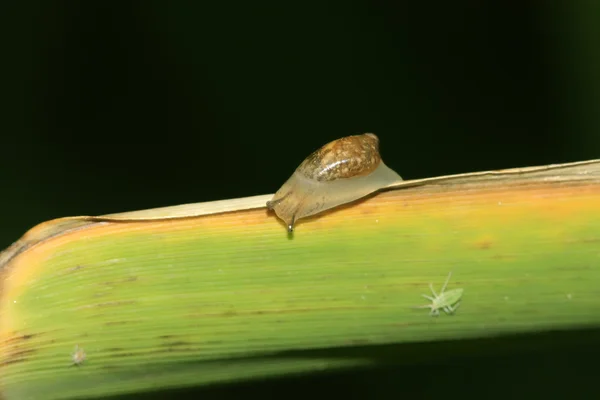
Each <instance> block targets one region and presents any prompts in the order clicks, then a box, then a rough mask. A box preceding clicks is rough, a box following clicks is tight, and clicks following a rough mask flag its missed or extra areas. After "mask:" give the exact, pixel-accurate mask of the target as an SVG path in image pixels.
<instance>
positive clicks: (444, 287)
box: [442, 271, 452, 293]
mask: <svg viewBox="0 0 600 400" xmlns="http://www.w3.org/2000/svg"><path fill="white" fill-rule="evenodd" d="M451 276H452V271H450V273H449V274H448V278H446V283H444V286H443V287H442V293H444V290H446V286H448V282H449V281H450V277H451Z"/></svg>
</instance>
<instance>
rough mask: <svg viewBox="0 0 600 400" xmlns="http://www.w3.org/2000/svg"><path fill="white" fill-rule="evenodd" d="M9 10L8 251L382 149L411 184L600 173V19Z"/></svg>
mask: <svg viewBox="0 0 600 400" xmlns="http://www.w3.org/2000/svg"><path fill="white" fill-rule="evenodd" d="M4 3H6V4H4ZM4 3H3V4H2V5H0V33H1V38H0V44H1V45H2V47H1V49H2V56H1V58H0V61H1V63H0V64H1V66H0V72H2V74H1V75H0V76H1V78H0V79H1V81H0V82H1V88H0V89H1V91H0V99H1V100H0V105H1V108H0V117H1V118H0V135H1V136H0V137H1V142H0V143H1V149H2V152H1V153H0V154H1V156H0V182H1V184H2V186H1V189H0V190H1V193H2V197H1V199H2V200H1V201H2V203H1V206H2V209H3V210H4V212H3V213H2V218H1V221H2V225H1V226H2V229H1V230H0V248H4V247H6V246H8V245H9V244H10V243H11V242H12V241H14V240H16V239H18V237H19V236H20V235H22V234H23V233H24V232H25V231H26V230H27V229H29V228H31V227H32V226H34V225H35V224H37V223H39V222H42V221H45V220H49V219H52V218H57V217H63V216H73V215H101V214H106V213H114V212H122V211H132V210H139V209H145V208H154V207H162V206H169V205H177V204H182V203H191V202H201V201H210V200H221V199H227V198H235V197H244V196H251V195H258V194H267V193H273V192H275V191H276V190H277V189H278V188H279V186H280V185H281V184H282V183H283V182H284V181H285V179H287V178H288V176H289V175H290V174H291V173H292V172H293V170H294V169H295V168H296V167H297V165H298V164H299V163H300V162H301V161H302V160H303V159H304V157H306V156H307V155H308V154H309V153H310V152H312V151H313V150H315V149H316V148H318V147H320V146H321V145H323V144H325V143H326V142H328V141H330V140H333V139H337V138H339V137H342V136H347V135H351V134H359V133H364V132H374V133H376V134H377V135H378V136H379V137H380V139H381V151H382V156H383V158H384V160H385V162H386V164H388V165H389V166H390V167H391V168H393V169H394V170H396V171H397V172H398V173H399V174H400V175H402V177H404V178H405V179H412V178H423V177H429V176H435V175H444V174H451V173H461V172H474V171H479V170H489V169H498V168H509V167H525V166H532V165H541V164H550V163H560V162H569V161H580V160H586V159H592V158H597V157H598V148H599V145H600V138H599V136H598V132H600V130H599V128H600V113H599V112H598V110H599V108H598V107H599V106H600V57H599V56H600V42H599V40H598V39H599V38H600V24H599V22H600V2H593V1H589V2H588V1H565V2H552V4H550V3H551V2H543V1H539V2H534V1H521V2H511V1H508V2H491V1H488V2H484V1H453V2H432V1H423V2H414V3H416V4H412V3H413V2H410V4H409V2H402V1H398V0H395V1H394V0H389V1H384V0H363V1H350V0H339V1H324V0H322V1H318V2H277V1H262V2H252V1H237V2H216V1H213V2H203V1H170V2H167V1H143V2H142V1H139V2H130V1H102V2H100V1H91V0H90V1H69V2H59V1H50V0H48V1H37V2H36V1H22V2H4ZM515 362H517V363H519V362H518V361H515ZM469 365H471V364H468V363H467V366H466V367H465V368H471V370H472V372H473V371H475V370H478V369H479V368H478V367H477V366H476V365H475V364H472V365H471V366H470V367H469ZM509 369H510V368H509ZM421 372H422V371H421ZM421 372H420V373H421ZM386 379H387V378H386ZM352 380H354V381H356V379H354V378H353V379H352ZM369 382H370V381H369Z"/></svg>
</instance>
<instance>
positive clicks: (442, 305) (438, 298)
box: [415, 272, 463, 317]
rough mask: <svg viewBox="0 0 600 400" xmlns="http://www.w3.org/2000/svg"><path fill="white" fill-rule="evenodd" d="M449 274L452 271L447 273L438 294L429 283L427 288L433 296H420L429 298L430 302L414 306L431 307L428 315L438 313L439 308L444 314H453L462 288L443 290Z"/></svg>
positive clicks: (461, 293) (457, 305)
mask: <svg viewBox="0 0 600 400" xmlns="http://www.w3.org/2000/svg"><path fill="white" fill-rule="evenodd" d="M450 276H452V272H450V273H449V274H448V278H447V279H446V283H444V286H443V287H442V291H441V292H440V294H439V295H438V294H437V293H436V292H435V290H433V285H432V284H431V283H430V284H429V289H431V293H433V296H434V297H431V296H427V295H426V294H423V295H421V296H423V297H425V298H426V299H427V300H430V301H431V304H427V305H425V306H419V307H415V308H431V312H430V313H429V315H431V316H435V317H437V316H438V315H440V310H444V311H445V312H446V314H454V312H455V311H456V310H457V309H458V307H459V306H460V299H461V297H462V295H463V289H462V288H461V289H452V290H448V291H447V292H445V291H444V290H446V286H448V282H449V281H450Z"/></svg>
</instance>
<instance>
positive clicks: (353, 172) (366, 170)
mask: <svg viewBox="0 0 600 400" xmlns="http://www.w3.org/2000/svg"><path fill="white" fill-rule="evenodd" d="M401 180H402V178H401V177H400V175H398V174H397V173H396V172H394V171H393V170H391V169H390V168H389V167H388V166H386V165H385V164H384V163H383V161H382V160H381V156H380V155H379V139H378V138H377V136H375V135H374V134H372V133H365V134H363V135H355V136H348V137H344V138H341V139H338V140H334V141H333V142H330V143H327V144H326V145H325V146H323V147H321V148H320V149H318V150H317V151H315V152H314V153H312V154H311V155H310V156H308V157H307V158H306V159H305V160H304V161H303V162H302V164H300V166H299V167H298V168H296V171H294V173H293V174H292V176H291V177H290V178H289V179H288V180H287V181H286V182H285V183H284V184H283V186H282V187H281V188H280V189H279V190H278V191H277V193H275V196H273V199H272V200H271V201H268V202H267V208H269V209H270V210H274V211H275V214H277V216H278V217H279V218H281V219H282V220H283V221H284V222H285V223H286V225H287V226H288V232H292V231H293V230H294V224H295V223H296V221H298V220H299V219H300V218H304V217H308V216H311V215H314V214H317V213H320V212H322V211H325V210H328V209H330V208H333V207H337V206H339V205H342V204H345V203H349V202H352V201H354V200H357V199H360V198H362V197H365V196H367V195H368V194H371V193H373V192H375V191H377V190H379V189H381V188H383V187H386V186H388V185H390V184H391V183H394V182H398V181H401Z"/></svg>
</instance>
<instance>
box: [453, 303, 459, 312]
mask: <svg viewBox="0 0 600 400" xmlns="http://www.w3.org/2000/svg"><path fill="white" fill-rule="evenodd" d="M458 307H460V301H459V302H458V303H456V305H455V306H454V308H452V312H456V310H458Z"/></svg>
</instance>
